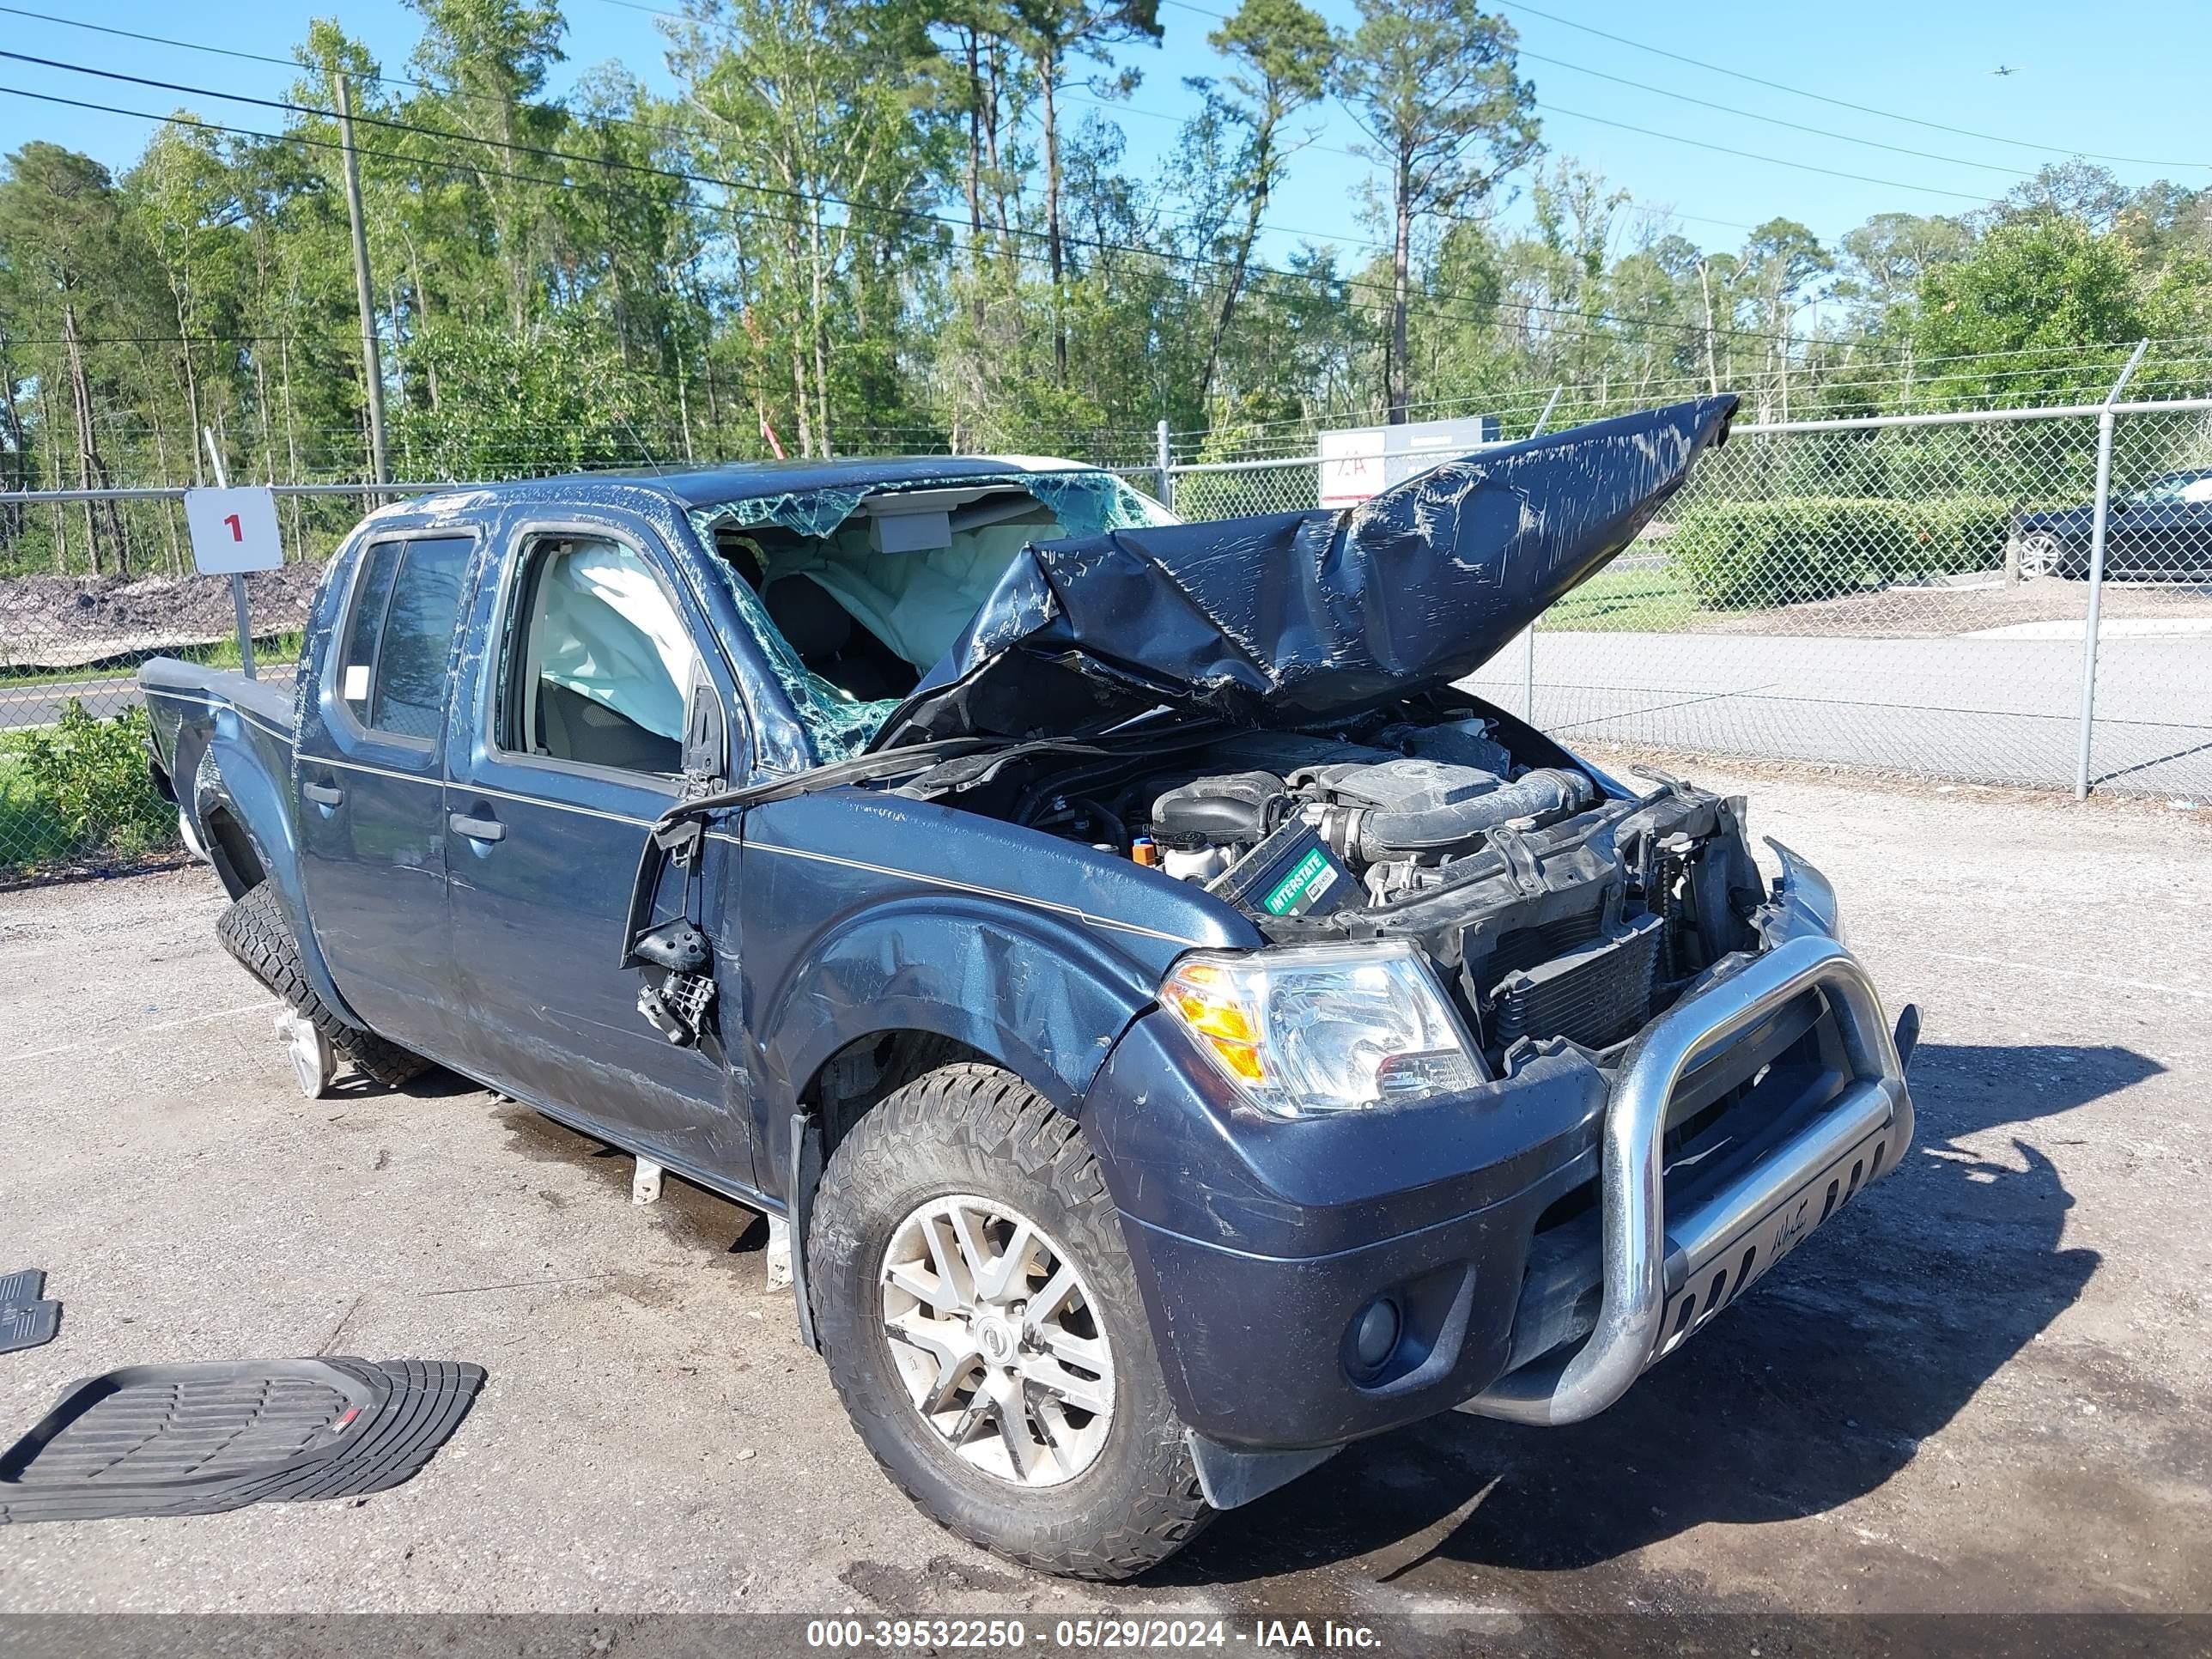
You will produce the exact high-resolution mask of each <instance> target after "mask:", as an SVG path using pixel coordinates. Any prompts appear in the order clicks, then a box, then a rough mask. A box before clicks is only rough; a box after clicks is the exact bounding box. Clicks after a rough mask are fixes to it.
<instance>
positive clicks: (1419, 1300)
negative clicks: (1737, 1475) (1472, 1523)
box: [1083, 860, 1912, 1496]
mask: <svg viewBox="0 0 2212 1659" xmlns="http://www.w3.org/2000/svg"><path fill="white" fill-rule="evenodd" d="M1790 866H1791V874H1792V876H1793V877H1797V876H1801V874H1802V877H1805V878H1810V879H1811V880H1812V881H1814V882H1817V881H1818V878H1817V876H1814V875H1813V873H1812V872H1810V871H1809V870H1807V869H1804V868H1803V866H1796V864H1795V861H1794V860H1791V861H1790ZM1776 916H1777V920H1776V921H1775V923H1774V925H1773V926H1772V927H1771V928H1770V930H1769V934H1768V944H1769V948H1768V949H1767V950H1766V951H1765V952H1764V953H1763V954H1762V955H1760V956H1758V957H1752V958H1747V959H1746V960H1745V961H1744V962H1742V963H1741V965H1739V966H1738V967H1736V968H1735V970H1734V971H1731V972H1728V973H1725V974H1723V975H1718V976H1717V977H1716V978H1715V979H1714V980H1713V981H1711V983H1709V984H1707V985H1705V986H1703V987H1699V989H1698V990H1696V991H1695V992H1694V993H1692V994H1690V995H1688V996H1686V997H1685V998H1684V999H1683V1000H1680V1002H1678V1003H1677V1004H1676V1005H1675V1006H1674V1007H1673V1008H1672V1009H1671V1010H1669V1011H1668V1012H1667V1013H1666V1014H1665V1015H1663V1016H1662V1017H1661V1018H1659V1019H1658V1020H1656V1022H1654V1023H1653V1024H1651V1025H1650V1027H1648V1028H1647V1029H1646V1030H1644V1032H1643V1033H1642V1035H1641V1036H1639V1037H1638V1040H1637V1041H1636V1042H1634V1043H1633V1044H1632V1045H1631V1047H1630V1048H1628V1050H1627V1051H1626V1054H1623V1055H1621V1056H1620V1058H1619V1060H1618V1063H1617V1065H1609V1066H1607V1067H1606V1068H1605V1069H1602V1070H1601V1069H1600V1068H1599V1067H1598V1066H1595V1065H1593V1064H1591V1063H1590V1061H1589V1060H1588V1059H1586V1058H1585V1057H1584V1056H1583V1054H1581V1053H1580V1052H1579V1051H1577V1050H1575V1049H1572V1048H1567V1047H1565V1045H1560V1046H1559V1048H1558V1049H1557V1051H1556V1052H1553V1053H1550V1054H1543V1055H1541V1056H1540V1057H1538V1058H1537V1059H1535V1060H1533V1061H1531V1062H1529V1063H1528V1064H1526V1065H1524V1066H1522V1067H1521V1068H1520V1070H1519V1071H1518V1072H1517V1073H1516V1074H1515V1075H1514V1076H1513V1077H1512V1078H1511V1079H1504V1080H1501V1081H1498V1082H1496V1083H1492V1084H1487V1085H1483V1086H1482V1087H1481V1088H1480V1089H1479V1090H1477V1091H1471V1092H1470V1093H1469V1094H1468V1095H1466V1096H1460V1097H1452V1098H1450V1099H1449V1100H1443V1101H1437V1102H1432V1103H1425V1104H1423V1105H1419V1106H1415V1107H1410V1108H1401V1109H1394V1110H1391V1111H1388V1112H1377V1113H1371V1114H1346V1115H1333V1116H1330V1117H1316V1118H1310V1119H1302V1120H1297V1121H1287V1122H1285V1121H1279V1120H1274V1119H1269V1118H1267V1117H1265V1116H1264V1115H1261V1114H1258V1113H1255V1112H1253V1111H1251V1110H1250V1109H1248V1108H1245V1107H1243V1106H1242V1105H1241V1104H1240V1103H1237V1100H1236V1099H1235V1097H1234V1096H1233V1094H1232V1093H1231V1091H1230V1090H1229V1089H1228V1087H1227V1085H1225V1083H1223V1082H1222V1081H1221V1079H1219V1077H1218V1075H1217V1074H1216V1073H1214V1071H1213V1069H1212V1067H1211V1066H1209V1065H1207V1064H1206V1061H1205V1060H1204V1059H1203V1057H1202V1056H1200V1054H1197V1052H1196V1051H1195V1050H1194V1048H1192V1047H1191V1045H1190V1044H1189V1043H1188V1041H1187V1040H1186V1039H1184V1038H1183V1037H1182V1034H1181V1031H1180V1030H1179V1028H1177V1027H1176V1026H1175V1025H1174V1024H1173V1023H1172V1022H1171V1021H1170V1020H1169V1019H1168V1018H1166V1017H1164V1016H1162V1015H1159V1014H1157V1013H1156V1014H1153V1015H1150V1016H1147V1017H1146V1018H1143V1019H1140V1020H1139V1021H1138V1022H1137V1023H1136V1024H1135V1025H1134V1026H1133V1027H1132V1028H1131V1030H1130V1031H1129V1032H1128V1033H1127V1035H1126V1036H1124V1037H1123V1039H1122V1040H1121V1042H1120V1043H1118V1044H1117V1045H1116V1047H1115V1051H1114V1053H1113V1054H1111V1055H1110V1056H1109V1059H1108V1062H1107V1065H1106V1066H1105V1067H1104V1068H1103V1070H1102V1072H1101V1073H1100V1075H1099V1077H1098V1079H1097V1082H1096V1084H1095V1085H1094V1086H1093V1088H1092V1090H1091V1095H1090V1097H1089V1098H1088V1100H1087V1101H1086V1103H1085V1110H1084V1117H1083V1121H1084V1127H1085V1134H1086V1136H1087V1137H1088V1138H1089V1139H1091V1144H1092V1145H1093V1146H1094V1147H1095V1148H1096V1149H1097V1152H1099V1154H1100V1160H1101V1163H1102V1164H1103V1168H1104V1169H1105V1170H1106V1173H1107V1176H1108V1180H1109V1185H1110V1186H1111V1187H1112V1188H1113V1190H1114V1194H1115V1200H1116V1201H1117V1202H1118V1203H1119V1205H1120V1206H1121V1212H1122V1217H1123V1224H1124V1232H1125V1234H1126V1236H1127V1240H1128V1243H1129V1248H1130V1250H1131V1254H1132V1255H1133V1257H1134V1259H1135V1261H1136V1264H1137V1268H1138V1273H1139V1279H1140V1281H1141V1283H1142V1285H1143V1287H1144V1291H1145V1295H1146V1300H1147V1305H1148V1312H1149V1314H1150V1316H1151V1319H1152V1328H1153V1333H1154V1336H1155V1339H1156V1345H1157V1346H1158V1349H1159V1351H1160V1354H1161V1358H1162V1361H1163V1364H1164V1369H1165V1372H1166V1378H1167V1383H1168V1386H1169V1389H1170V1393H1171V1395H1173V1396H1174V1398H1175V1401H1176V1406H1177V1408H1178V1410H1179V1412H1180V1413H1182V1418H1183V1420H1184V1422H1185V1424H1186V1425H1188V1427H1189V1428H1190V1429H1191V1430H1192V1431H1193V1433H1194V1437H1196V1438H1197V1441H1198V1442H1199V1443H1200V1445H1201V1446H1202V1447H1203V1448H1205V1449H1208V1450H1210V1451H1212V1452H1213V1453H1214V1454H1216V1456H1215V1457H1214V1459H1213V1461H1214V1462H1216V1464H1217V1466H1218V1467H1227V1465H1229V1464H1231V1463H1233V1462H1234V1461H1235V1458H1236V1457H1237V1455H1240V1454H1242V1455H1251V1454H1266V1455H1272V1454H1276V1453H1280V1452H1285V1451H1293V1450H1295V1451H1299V1452H1304V1453H1313V1452H1317V1451H1319V1450H1320V1449H1326V1448H1333V1447H1335V1446H1339V1445H1341V1444H1343V1443H1346V1442H1348V1441H1351V1440H1353V1439H1357V1438H1359V1437H1363V1436H1365V1435H1369V1434H1373V1433H1376V1432H1379V1431H1383V1430H1385V1429H1389V1428H1391V1427H1395V1426H1396V1425H1401V1424H1403V1423H1407V1422H1410V1421H1413V1420H1416V1419H1419V1418H1422V1417H1425V1416H1430V1415H1432V1414H1434V1413H1437V1412H1440V1411H1445V1410H1449V1409H1452V1408H1454V1407H1459V1408H1462V1409H1465V1410H1468V1411H1471V1412H1474V1413H1480V1414H1483V1415H1487V1416H1493V1417H1501V1418H1506V1419H1511V1420H1514V1421H1517V1422H1523V1423H1534V1424H1547V1425H1549V1424H1563V1423H1569V1422H1574V1421H1577V1420H1579V1419H1583V1418H1587V1417H1589V1416H1591V1415H1593V1414H1595V1413H1597V1412H1600V1411H1602V1410H1603V1409H1604V1408H1605V1407H1607V1406H1609V1405H1611V1404H1612V1403H1613V1401H1615V1400H1618V1399H1619V1398H1620V1395H1622V1394H1623V1393H1625V1392H1626V1390H1627V1389H1628V1387H1629V1385H1630V1384H1631V1383H1633V1382H1634V1381H1635V1380H1636V1378H1637V1376H1638V1375H1640V1374H1641V1373H1642V1371H1643V1370H1644V1368H1645V1367H1647V1366H1648V1365H1650V1364H1653V1363H1654V1362H1655V1361H1656V1360H1658V1359H1659V1358H1662V1357H1664V1356H1665V1355H1666V1354H1668V1353H1669V1352H1672V1351H1673V1350H1674V1348H1675V1347H1676V1346H1680V1343H1681V1342H1682V1341H1684V1340H1686V1338H1687V1337H1688V1336H1689V1335H1691V1334H1692V1333H1693V1332H1695V1331H1696V1330H1697V1329H1698V1328H1699V1327H1700V1326H1702V1325H1703V1324H1704V1323H1705V1321H1706V1320H1707V1319H1709V1318H1711V1316H1712V1315H1713V1314H1715V1313H1716V1312H1717V1311H1718V1310H1720V1309H1721V1308H1723V1307H1724V1306H1726V1305H1727V1304H1729V1303H1730V1302H1732V1301H1733V1300H1734V1299H1735V1297H1737V1296H1738V1295H1739V1294H1740V1293H1741V1291H1743V1290H1744V1289H1745V1288H1747V1286H1748V1285H1751V1284H1752V1283H1753V1282H1754V1281H1755V1280H1756V1279H1759V1277H1760V1276H1762V1275H1763V1274H1764V1273H1765V1272H1766V1271H1767V1270H1768V1269H1769V1268H1770V1267H1771V1266H1772V1265H1773V1264H1774V1262H1775V1261H1778V1260H1779V1259H1780V1258H1781V1257H1782V1256H1783V1255H1786V1254H1788V1253H1789V1251H1790V1250H1791V1249H1795V1248H1796V1245H1797V1244H1798V1243H1801V1242H1802V1240H1803V1238H1804V1237H1806V1236H1807V1235H1808V1234H1809V1233H1810V1232H1811V1231H1814V1229H1815V1228H1817V1227H1818V1226H1820V1225H1821V1224H1822V1223H1824V1222H1825V1221H1826V1220H1827V1219H1828V1218H1831V1217H1832V1215H1834V1214H1835V1213H1836V1212H1838V1210H1840V1209H1842V1208H1843V1207H1844V1205H1845V1204H1846V1203H1848V1202H1849V1201H1850V1199H1851V1198H1852V1197H1853V1196H1855V1195H1856V1194H1857V1193H1858V1192H1859V1191H1860V1190H1862V1189H1863V1188H1864V1187H1865V1186H1866V1185H1867V1184H1868V1183H1869V1182H1872V1181H1873V1180H1874V1179H1875V1177H1876V1176H1880V1175H1881V1174H1884V1173H1886V1172H1887V1171H1888V1170H1891V1169H1893V1168H1895V1167H1896V1165H1897V1164H1898V1163H1899V1160H1900V1158H1902V1156H1903V1154H1904V1152H1905V1148H1906V1146H1907V1145H1908V1144H1909V1143H1910V1141H1911V1134H1912V1103H1911V1096H1910V1094H1909V1092H1908V1091H1907V1089H1906V1086H1905V1071H1904V1065H1903V1062H1902V1060H1901V1059H1900V1057H1899V1047H1898V1043H1897V1042H1896V1041H1895V1039H1894V1038H1893V1036H1892V1033H1891V1031H1890V1030H1889V1028H1888V1027H1887V1024H1885V1023H1884V1021H1883V1019H1882V1015H1881V1005H1880V1002H1879V1000H1878V999H1877V997H1876V996H1875V992H1874V989H1873V987H1872V986H1871V984H1870V983H1869V981H1868V979H1867V976H1866V975H1865V973H1864V971H1863V969H1861V968H1860V966H1859V965H1858V963H1857V961H1856V960H1855V959H1854V958H1853V957H1851V955H1850V952H1849V951H1846V950H1845V949H1844V946H1843V945H1842V944H1841V943H1839V942H1838V940H1837V939H1835V938H1833V937H1832V935H1831V933H1829V932H1828V931H1827V928H1828V927H1831V926H1832V909H1826V910H1825V913H1823V907H1819V906H1808V905H1806V904H1804V903H1802V902H1797V900H1796V898H1795V897H1793V896H1790V894H1789V892H1788V890H1786V889H1785V896H1784V902H1782V903H1780V904H1778V907H1777V909H1776ZM1907 1018H1908V1020H1909V1019H1910V1018H1912V1017H1911V1015H1909V1014H1908V1016H1907ZM1378 1304H1385V1305H1387V1307H1388V1309H1389V1313H1388V1314H1387V1315H1383V1316H1377V1315H1375V1314H1373V1313H1372V1312H1371V1311H1370V1310H1373V1309H1375V1308H1376V1306H1377V1305H1378ZM1377 1319H1381V1320H1383V1322H1384V1326H1385V1328H1386V1329H1387V1328H1388V1327H1389V1326H1390V1325H1395V1329H1396V1332H1397V1335H1396V1338H1395V1343H1394V1344H1393V1345H1392V1346H1391V1349H1390V1352H1389V1356H1388V1358H1386V1359H1384V1360H1383V1362H1382V1363H1380V1364H1372V1363H1369V1360H1370V1358H1371V1352H1372V1347H1373V1346H1376V1345H1373V1344H1370V1345H1369V1346H1368V1349H1367V1352H1364V1353H1363V1345H1362V1340H1361V1339H1362V1335H1363V1332H1371V1331H1373V1330H1374V1329H1375V1328H1376V1320H1377ZM1206 1461H1207V1460H1206V1459H1205V1458H1201V1469H1202V1470H1203V1469H1204V1468H1205V1466H1206ZM1314 1461H1317V1459H1316V1457H1314V1456H1310V1455H1309V1456H1305V1457H1304V1459H1303V1460H1302V1461H1301V1460H1299V1459H1292V1460H1290V1461H1289V1462H1284V1463H1282V1464H1281V1467H1282V1468H1284V1469H1285V1471H1286V1472H1285V1474H1283V1475H1282V1478H1288V1474H1294V1473H1296V1471H1297V1468H1300V1467H1304V1466H1305V1465H1307V1464H1310V1462H1314ZM1214 1484H1215V1483H1214V1482H1213V1481H1212V1480H1209V1486H1210V1487H1211V1486H1213V1485H1214ZM1221 1484H1222V1485H1223V1486H1225V1488H1226V1487H1227V1486H1230V1485H1231V1484H1233V1483H1232V1482H1231V1481H1229V1480H1226V1479H1225V1480H1223V1481H1222V1483H1221ZM1272 1484H1274V1480H1273V1479H1272V1478H1267V1477H1264V1476H1263V1477H1261V1479H1259V1480H1258V1482H1257V1485H1256V1486H1255V1490H1254V1491H1252V1492H1247V1493H1245V1494H1244V1495H1247V1496H1249V1495H1256V1492H1257V1491H1263V1490H1265V1489H1266V1487H1267V1486H1268V1485H1272Z"/></svg>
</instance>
